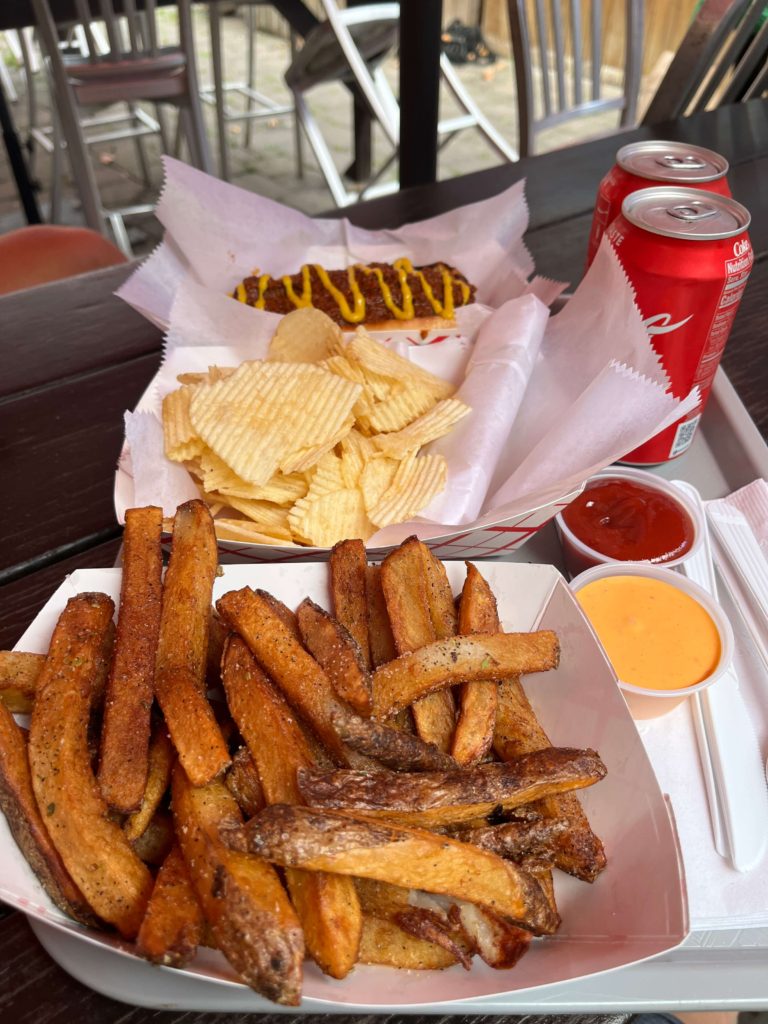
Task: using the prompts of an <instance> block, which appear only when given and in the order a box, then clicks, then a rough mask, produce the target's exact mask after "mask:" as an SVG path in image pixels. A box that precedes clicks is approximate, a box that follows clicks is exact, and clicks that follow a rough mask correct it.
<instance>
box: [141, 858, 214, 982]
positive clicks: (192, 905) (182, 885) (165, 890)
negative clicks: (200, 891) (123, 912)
mask: <svg viewBox="0 0 768 1024" xmlns="http://www.w3.org/2000/svg"><path fill="white" fill-rule="evenodd" d="M202 931H203V912H202V910H201V909H200V903H199V902H198V899H197V896H196V895H195V890H194V889H193V888H192V880H191V879H190V877H189V871H188V870H187V865H186V864H185V862H184V857H183V856H182V853H181V850H180V849H179V847H178V846H174V847H172V849H171V852H170V853H169V854H168V856H167V857H166V858H165V860H164V861H163V864H162V867H161V868H160V870H159V872H158V874H157V878H156V879H155V887H154V889H153V890H152V895H151V896H150V899H149V903H148V904H147V912H146V914H145V915H144V920H143V921H142V922H141V928H140V929H139V934H138V936H137V937H136V952H137V953H139V954H140V955H141V956H143V957H145V958H146V959H147V960H151V961H152V963H155V964H163V965H165V966H166V967H183V966H184V965H185V964H188V963H189V961H190V960H191V959H192V958H193V956H194V955H195V953H196V952H197V947H198V945H199V944H200V939H201V937H202Z"/></svg>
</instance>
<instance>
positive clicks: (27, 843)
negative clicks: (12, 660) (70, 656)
mask: <svg viewBox="0 0 768 1024" xmlns="http://www.w3.org/2000/svg"><path fill="white" fill-rule="evenodd" d="M43 660H45V659H43ZM0 811H2V812H3V814H4V815H5V817H6V820H7V822H8V827H9V829H10V830H11V835H12V836H13V838H14V839H15V841H16V845H17V846H18V848H19V849H20V850H21V852H22V854H23V855H24V858H25V860H26V861H27V863H28V864H29V866H30V867H31V868H32V870H33V871H34V873H35V875H36V876H37V879H38V881H39V882H40V884H41V885H42V887H43V888H44V889H45V891H46V892H47V893H48V895H49V896H50V898H51V899H52V900H53V902H54V903H55V904H56V906H57V907H58V908H59V909H60V910H63V911H64V913H65V914H69V915H70V917H74V918H75V920H76V921H80V922H81V923H82V924H88V925H96V924H97V919H96V917H95V915H94V914H93V912H92V910H91V908H90V907H89V906H88V903H87V902H86V900H85V898H84V897H83V894H82V893H81V892H80V890H79V889H78V887H77V886H76V885H75V883H74V882H73V881H72V878H71V876H70V874H69V872H68V871H67V869H66V867H65V866H64V862H63V860H62V859H61V856H60V855H59V852H58V850H57V849H56V847H55V846H54V844H53V842H52V841H51V838H50V836H49V835H48V831H47V829H46V827H45V823H44V821H43V818H42V816H41V814H40V811H39V810H38V807H37V801H36V800H35V794H34V792H33V790H32V778H31V775H30V771H29V761H28V759H27V739H26V736H25V735H24V731H23V730H22V729H21V728H19V726H18V725H17V724H16V722H15V720H14V717H13V715H12V714H11V712H10V711H9V710H8V708H7V707H5V705H4V704H0Z"/></svg>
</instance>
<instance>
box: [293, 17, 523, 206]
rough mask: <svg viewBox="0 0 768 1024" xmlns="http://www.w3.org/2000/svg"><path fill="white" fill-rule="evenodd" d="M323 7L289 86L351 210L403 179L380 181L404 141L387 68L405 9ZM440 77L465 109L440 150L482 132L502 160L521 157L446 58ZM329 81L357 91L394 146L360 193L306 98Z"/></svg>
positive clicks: (336, 191)
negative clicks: (463, 134)
mask: <svg viewBox="0 0 768 1024" xmlns="http://www.w3.org/2000/svg"><path fill="white" fill-rule="evenodd" d="M406 2H408V0H406ZM410 2H413V0H410ZM322 6H323V9H324V12H325V15H326V20H325V21H324V22H322V23H321V24H320V25H318V26H317V27H316V28H314V29H312V31H311V32H309V33H308V34H307V37H306V39H305V42H304V46H303V47H302V49H301V50H300V51H299V53H298V55H297V57H296V59H295V60H294V62H293V63H292V64H291V66H290V67H289V68H288V71H287V72H286V75H285V80H286V82H287V83H288V85H289V87H290V89H291V91H292V92H293V96H294V102H295V106H296V116H297V118H298V120H299V123H300V124H301V126H302V128H303V130H304V132H305V133H306V136H307V140H308V141H309V144H310V146H311V147H312V150H313V152H314V154H315V157H316V159H317V162H318V164H319V165H320V170H321V171H322V174H323V177H324V178H325V180H326V183H327V185H328V188H329V190H330V192H331V195H332V196H333V200H334V202H335V203H336V205H337V206H348V205H349V204H350V203H354V202H357V201H358V200H360V199H363V198H366V199H367V198H371V197H373V196H375V195H383V194H385V193H387V192H392V191H395V190H396V189H397V188H398V182H397V181H389V182H382V181H381V179H382V177H383V176H384V175H385V174H386V172H387V171H388V170H389V168H390V167H391V166H392V164H393V163H394V162H395V161H396V160H397V158H398V147H399V142H400V108H399V105H398V102H397V99H396V98H395V95H394V93H393V91H392V89H391V87H390V85H389V82H388V81H387V79H386V76H385V74H384V72H383V70H382V67H381V65H382V62H383V61H384V59H385V58H386V57H387V56H388V55H389V54H390V53H392V52H393V51H394V50H395V48H396V46H397V40H398V28H399V19H400V5H399V4H397V3H379V4H365V5H362V6H360V7H348V8H346V9H341V8H339V7H338V5H337V4H336V2H335V0H322ZM440 72H441V77H442V80H443V82H444V83H445V85H446V86H447V87H448V89H449V91H450V92H451V93H452V94H453V97H454V99H455V100H456V102H457V104H458V105H459V107H460V108H461V113H460V114H458V115H457V116H456V117H451V118H444V119H442V120H441V121H440V122H439V124H438V134H439V136H440V145H441V146H443V145H445V144H446V143H447V142H448V141H449V140H450V139H451V138H453V137H454V136H455V135H456V134H457V133H458V132H460V131H463V130H464V129H466V128H476V129H478V130H479V131H480V132H481V133H482V134H483V136H484V137H485V138H486V140H487V142H488V143H489V144H490V145H491V146H492V147H493V149H494V150H495V151H496V152H497V153H498V154H499V155H500V156H501V157H502V158H503V159H504V160H515V159H517V154H516V153H515V151H514V150H513V149H512V147H511V146H509V145H508V144H507V142H506V140H505V139H504V137H503V136H502V135H501V134H500V133H499V132H498V131H497V130H496V129H495V128H494V126H493V125H492V124H491V122H490V121H489V120H488V118H487V117H485V115H484V114H483V113H482V111H481V110H480V109H479V108H478V106H477V104H476V103H475V102H474V101H473V100H472V98H471V96H470V95H469V94H468V93H467V91H466V89H465V88H464V86H463V85H462V83H461V80H460V79H459V77H458V75H457V74H456V72H455V71H454V70H453V68H452V67H451V64H450V62H449V61H448V59H447V58H446V57H445V55H443V56H442V57H441V59H440ZM329 82H342V83H344V84H346V85H354V86H356V89H357V91H358V95H359V96H360V98H361V100H362V102H363V103H364V104H365V106H366V108H367V109H368V111H369V112H370V114H371V116H372V118H373V119H374V120H375V121H376V122H377V123H378V124H379V125H380V126H381V128H382V130H383V132H384V135H385V137H386V139H387V141H388V142H389V144H390V145H391V147H392V150H391V153H390V154H389V156H388V157H387V158H386V159H385V160H384V161H383V162H382V163H381V164H380V166H379V167H378V169H377V170H376V171H375V172H374V173H373V175H372V177H371V178H370V179H369V180H368V181H367V182H366V183H364V185H363V187H362V189H360V190H350V189H349V188H348V187H347V185H346V184H345V183H344V180H343V178H342V175H341V173H340V172H339V170H338V168H337V166H336V162H335V160H334V157H333V154H332V153H331V150H330V147H329V145H328V143H327V141H326V139H325V137H324V136H323V133H322V130H321V128H320V125H319V124H318V122H317V120H316V118H315V117H314V115H313V114H312V112H311V110H310V107H309V105H308V103H307V100H306V96H307V94H309V93H310V92H311V91H312V90H313V89H314V88H315V87H316V86H319V85H324V84H326V83H329Z"/></svg>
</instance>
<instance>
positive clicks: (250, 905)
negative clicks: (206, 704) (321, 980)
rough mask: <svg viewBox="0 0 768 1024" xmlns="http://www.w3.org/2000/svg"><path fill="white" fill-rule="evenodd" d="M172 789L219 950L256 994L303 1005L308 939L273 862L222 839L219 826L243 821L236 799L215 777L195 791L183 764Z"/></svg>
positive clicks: (185, 849) (188, 859)
mask: <svg viewBox="0 0 768 1024" xmlns="http://www.w3.org/2000/svg"><path fill="white" fill-rule="evenodd" d="M171 790H172V801H173V816H174V820H175V823H176V835H177V837H178V840H179V845H180V847H181V852H182V853H183V855H184V861H185V863H186V865H187V869H188V871H189V874H190V878H191V879H192V885H193V888H194V890H195V893H196V894H197V898H198V900H199V901H200V905H201V907H202V910H203V915H204V917H205V919H206V921H207V922H208V924H209V925H210V927H211V932H212V935H213V939H214V941H215V944H216V947H217V948H218V949H220V950H221V952H222V953H223V954H224V956H225V957H226V958H227V960H229V962H230V963H231V964H232V966H233V967H234V968H235V970H236V971H237V973H238V974H239V975H240V977H241V978H242V979H243V981H244V982H246V984H248V985H250V986H251V988H253V989H255V991H257V992H260V993H261V994H262V995H265V996H266V997H267V998H268V999H272V1000H274V1002H276V1003H281V1004H283V1005H284V1006H298V1004H299V1001H300V999H301V977H302V961H303V959H304V940H303V937H302V933H301V926H300V924H299V922H298V919H297V917H296V914H295V913H294V910H293V907H292V906H291V904H290V901H289V899H288V896H287V894H286V892H285V890H284V889H283V887H282V885H281V884H280V879H279V878H278V877H277V873H276V872H275V869H274V868H273V867H272V866H271V865H269V864H267V863H266V861H264V860H262V859H261V858H260V857H252V856H250V855H249V854H247V853H239V852H237V851H235V850H231V849H229V847H227V846H225V845H224V843H223V842H222V841H221V839H220V838H219V830H220V828H221V827H222V825H224V824H228V825H229V826H230V827H232V826H239V825H241V824H242V820H243V819H242V816H241V814H240V810H239V808H238V806H237V803H236V802H235V798H234V797H233V796H232V794H231V793H230V792H229V790H228V789H227V787H226V786H225V785H224V783H223V782H221V781H219V780H218V779H216V780H214V781H213V782H209V783H208V784H207V785H205V786H193V785H192V784H191V782H190V780H189V778H188V776H187V775H186V773H185V772H184V769H183V768H182V766H181V764H180V763H179V762H177V763H176V766H175V768H174V771H173V779H172V783H171ZM262 813H264V812H262Z"/></svg>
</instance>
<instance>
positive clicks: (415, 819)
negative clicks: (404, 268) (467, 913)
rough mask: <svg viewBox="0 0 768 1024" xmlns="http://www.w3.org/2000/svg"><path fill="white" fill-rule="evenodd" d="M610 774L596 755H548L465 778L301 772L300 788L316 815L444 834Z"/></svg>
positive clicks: (564, 750)
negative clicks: (334, 813) (323, 812)
mask: <svg viewBox="0 0 768 1024" xmlns="http://www.w3.org/2000/svg"><path fill="white" fill-rule="evenodd" d="M605 774H606V769H605V765H604V764H603V762H602V761H601V760H600V758H599V757H598V755H597V754H596V753H595V752H594V751H593V750H572V749H571V748H569V747H548V748H546V749H544V750H537V751H533V752H532V753H530V754H524V755H523V756H522V757H519V758H516V759H515V760H514V761H509V762H506V763H504V764H499V763H496V762H494V763H488V764H481V765H477V766H476V767H475V768H467V769H465V770H463V771H451V772H390V771H379V772H373V773H369V772H358V771H350V770H345V769H340V770H337V771H333V772H321V771H320V772H318V771H313V770H311V769H307V768H301V769H299V772H298V780H299V789H300V791H301V794H302V796H303V798H304V800H305V801H306V803H308V804H309V806H310V807H317V808H321V807H322V808H329V809H333V810H344V811H349V812H351V813H359V814H364V815H365V816H366V817H375V818H377V819H383V820H392V821H402V822H404V823H406V824H408V825H413V826H418V827H423V828H442V827H444V826H446V825H452V824H457V823H458V822H462V821H471V820H472V819H473V818H477V817H482V816H483V815H486V814H490V812H491V811H493V810H495V809H497V808H501V809H504V808H507V807H516V806H517V805H518V804H525V803H529V802H530V801H531V800H538V799H540V798H541V797H542V796H549V795H551V794H554V793H561V792H567V791H568V790H571V789H583V788H584V787H586V786H591V785H594V783H596V782H599V781H600V779H602V778H605Z"/></svg>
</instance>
